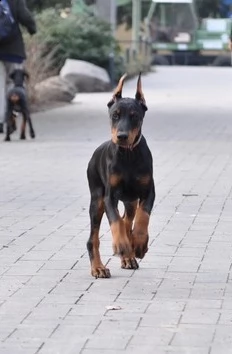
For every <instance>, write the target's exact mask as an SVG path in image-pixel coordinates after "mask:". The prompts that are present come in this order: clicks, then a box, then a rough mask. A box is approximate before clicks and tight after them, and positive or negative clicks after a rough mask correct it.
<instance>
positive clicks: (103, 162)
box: [87, 73, 155, 278]
mask: <svg viewBox="0 0 232 354" xmlns="http://www.w3.org/2000/svg"><path fill="white" fill-rule="evenodd" d="M125 77H126V74H125V75H124V76H123V77H122V78H121V79H120V81H119V83H118V86H117V88H116V89H115V92H114V95H113V98H112V99H111V101H110V102H109V103H108V108H109V116H110V123H111V135H112V137H111V140H110V141H107V142H105V143H103V144H102V145H100V146H99V147H98V148H97V149H96V150H95V152H94V153H93V156H92V158H91V159H90V161H89V164H88V169H87V177H88V183H89V189H90V194H91V201H90V208H89V215H90V224H91V230H90V237H89V240H88V242H87V249H88V253H89V258H90V263H91V274H92V276H93V277H95V278H110V276H111V274H110V271H109V269H108V268H106V267H105V266H104V265H103V264H102V261H101V257H100V253H99V245H100V241H99V229H100V224H101V220H102V216H103V214H104V212H106V215H107V218H108V221H109V224H110V228H111V232H112V236H113V249H114V253H115V254H118V255H119V256H120V258H121V267H122V268H124V269H138V267H139V266H138V263H137V260H136V258H140V259H142V258H143V257H144V256H145V254H146V252H147V251H148V224H149V218H150V214H151V211H152V208H153V204H154V200H155V186H154V181H153V162H152V155H151V152H150V150H149V148H148V146H147V143H146V140H145V138H144V137H143V135H142V131H141V130H142V124H143V118H144V116H145V112H146V111H147V106H146V102H145V98H144V95H143V92H142V87H141V73H140V75H139V78H138V82H137V91H136V95H135V99H134V98H122V88H123V83H124V80H125ZM119 201H122V202H123V204H124V207H125V212H124V215H123V217H121V216H120V214H119V211H118V202H119ZM133 223H134V225H133ZM132 228H133V230H132Z"/></svg>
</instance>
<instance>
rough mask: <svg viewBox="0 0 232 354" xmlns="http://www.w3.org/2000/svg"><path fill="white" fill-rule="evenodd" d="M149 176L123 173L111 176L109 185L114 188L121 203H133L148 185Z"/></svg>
mask: <svg viewBox="0 0 232 354" xmlns="http://www.w3.org/2000/svg"><path fill="white" fill-rule="evenodd" d="M150 181H151V178H150V174H148V173H147V174H145V173H133V172H131V173H129V172H127V171H123V172H122V173H119V174H116V173H115V174H112V175H111V177H110V184H111V186H112V187H113V188H114V190H115V192H116V194H117V197H118V199H120V200H122V201H133V200H135V199H138V198H140V197H141V196H142V195H143V194H144V192H145V191H146V189H147V188H148V185H149V184H150Z"/></svg>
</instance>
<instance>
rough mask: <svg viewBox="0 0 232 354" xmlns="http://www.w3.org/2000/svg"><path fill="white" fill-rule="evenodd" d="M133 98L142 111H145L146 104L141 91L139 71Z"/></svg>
mask: <svg viewBox="0 0 232 354" xmlns="http://www.w3.org/2000/svg"><path fill="white" fill-rule="evenodd" d="M135 99H136V100H137V101H139V103H140V104H141V105H142V107H143V109H144V111H145V112H146V111H147V105H146V101H145V98H144V95H143V91H142V83H141V72H140V73H139V77H138V81H137V91H136V94H135Z"/></svg>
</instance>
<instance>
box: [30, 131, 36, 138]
mask: <svg viewBox="0 0 232 354" xmlns="http://www.w3.org/2000/svg"><path fill="white" fill-rule="evenodd" d="M30 136H31V138H32V139H35V132H34V131H33V130H32V131H31V132H30Z"/></svg>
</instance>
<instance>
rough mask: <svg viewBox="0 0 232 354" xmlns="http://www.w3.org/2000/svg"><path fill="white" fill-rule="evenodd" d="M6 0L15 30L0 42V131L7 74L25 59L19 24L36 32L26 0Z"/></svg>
mask: <svg viewBox="0 0 232 354" xmlns="http://www.w3.org/2000/svg"><path fill="white" fill-rule="evenodd" d="M0 1H1V0H0ZM6 1H7V3H8V6H9V8H10V11H11V13H12V16H13V19H14V21H15V31H14V35H13V36H11V37H10V38H9V39H7V40H5V41H1V42H0V133H3V123H4V120H5V104H6V103H5V102H6V99H5V97H6V86H7V80H8V77H9V74H10V72H11V71H13V70H14V69H15V68H18V67H19V68H20V67H22V65H23V62H24V60H25V59H26V51H25V46H24V41H23V37H22V32H21V30H20V27H19V25H22V26H23V27H25V28H26V29H27V31H28V32H29V34H31V35H33V34H35V33H36V23H35V20H34V18H33V15H32V13H31V12H30V11H29V9H28V7H27V4H26V0H6Z"/></svg>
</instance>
